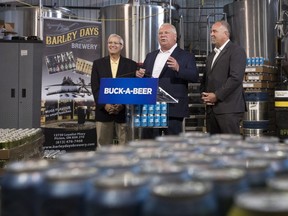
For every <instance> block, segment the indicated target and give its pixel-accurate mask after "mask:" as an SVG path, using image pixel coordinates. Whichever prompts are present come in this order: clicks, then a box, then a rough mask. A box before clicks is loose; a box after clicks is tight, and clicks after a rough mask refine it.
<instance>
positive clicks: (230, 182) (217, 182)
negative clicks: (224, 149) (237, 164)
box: [193, 168, 249, 215]
mask: <svg viewBox="0 0 288 216" xmlns="http://www.w3.org/2000/svg"><path fill="white" fill-rule="evenodd" d="M193 177H194V179H196V180H199V181H208V182H212V183H213V186H214V194H215V196H216V200H217V206H218V215H227V214H228V212H229V210H230V209H231V207H232V206H233V199H234V196H235V195H236V194H238V193H240V192H243V191H247V190H248V188H249V185H248V181H247V177H246V172H245V170H243V169H238V168H210V169H204V170H197V171H196V172H195V175H193Z"/></svg>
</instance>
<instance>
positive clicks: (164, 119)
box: [160, 114, 167, 127]
mask: <svg viewBox="0 0 288 216" xmlns="http://www.w3.org/2000/svg"><path fill="white" fill-rule="evenodd" d="M160 126H161V127H166V126H167V115H166V114H161V116H160Z"/></svg>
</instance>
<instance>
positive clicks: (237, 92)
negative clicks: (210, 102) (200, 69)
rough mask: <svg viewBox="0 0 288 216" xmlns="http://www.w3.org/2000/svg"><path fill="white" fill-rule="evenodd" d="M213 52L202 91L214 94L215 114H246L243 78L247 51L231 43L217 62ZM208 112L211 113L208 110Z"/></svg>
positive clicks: (208, 58)
mask: <svg viewBox="0 0 288 216" xmlns="http://www.w3.org/2000/svg"><path fill="white" fill-rule="evenodd" d="M214 54H215V53H214V52H212V53H211V54H210V55H209V56H208V57H207V62H206V72H205V73H204V75H203V80H202V83H201V90H202V91H204V92H214V93H215V94H216V96H217V100H218V101H217V102H216V104H215V105H214V106H211V108H212V109H213V111H214V113H216V114H224V113H239V112H240V113H241V112H245V108H246V106H245V100H244V91H243V78H244V74H245V68H246V53H245V50H244V49H243V48H242V47H240V46H238V45H236V44H234V43H232V42H231V41H229V42H228V43H227V44H226V46H225V47H224V49H223V50H222V51H221V52H220V54H219V56H218V57H217V59H216V60H215V62H214V64H213V67H212V68H211V64H212V61H213V57H214ZM207 111H209V110H208V109H207Z"/></svg>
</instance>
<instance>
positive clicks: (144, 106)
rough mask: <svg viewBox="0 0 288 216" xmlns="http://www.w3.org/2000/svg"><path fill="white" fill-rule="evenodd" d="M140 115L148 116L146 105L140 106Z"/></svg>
mask: <svg viewBox="0 0 288 216" xmlns="http://www.w3.org/2000/svg"><path fill="white" fill-rule="evenodd" d="M141 114H142V115H147V114H148V105H147V104H144V105H142V111H141Z"/></svg>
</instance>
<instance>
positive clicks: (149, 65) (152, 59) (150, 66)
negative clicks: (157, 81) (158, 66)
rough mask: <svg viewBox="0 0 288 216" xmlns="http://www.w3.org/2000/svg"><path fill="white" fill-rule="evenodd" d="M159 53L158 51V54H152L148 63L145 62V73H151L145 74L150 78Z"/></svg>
mask: <svg viewBox="0 0 288 216" xmlns="http://www.w3.org/2000/svg"><path fill="white" fill-rule="evenodd" d="M159 52H160V50H158V52H153V53H152V55H151V57H150V59H149V61H147V64H146V71H151V74H147V75H148V76H150V77H152V73H153V67H154V63H155V60H156V57H157V55H158V53H159Z"/></svg>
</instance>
